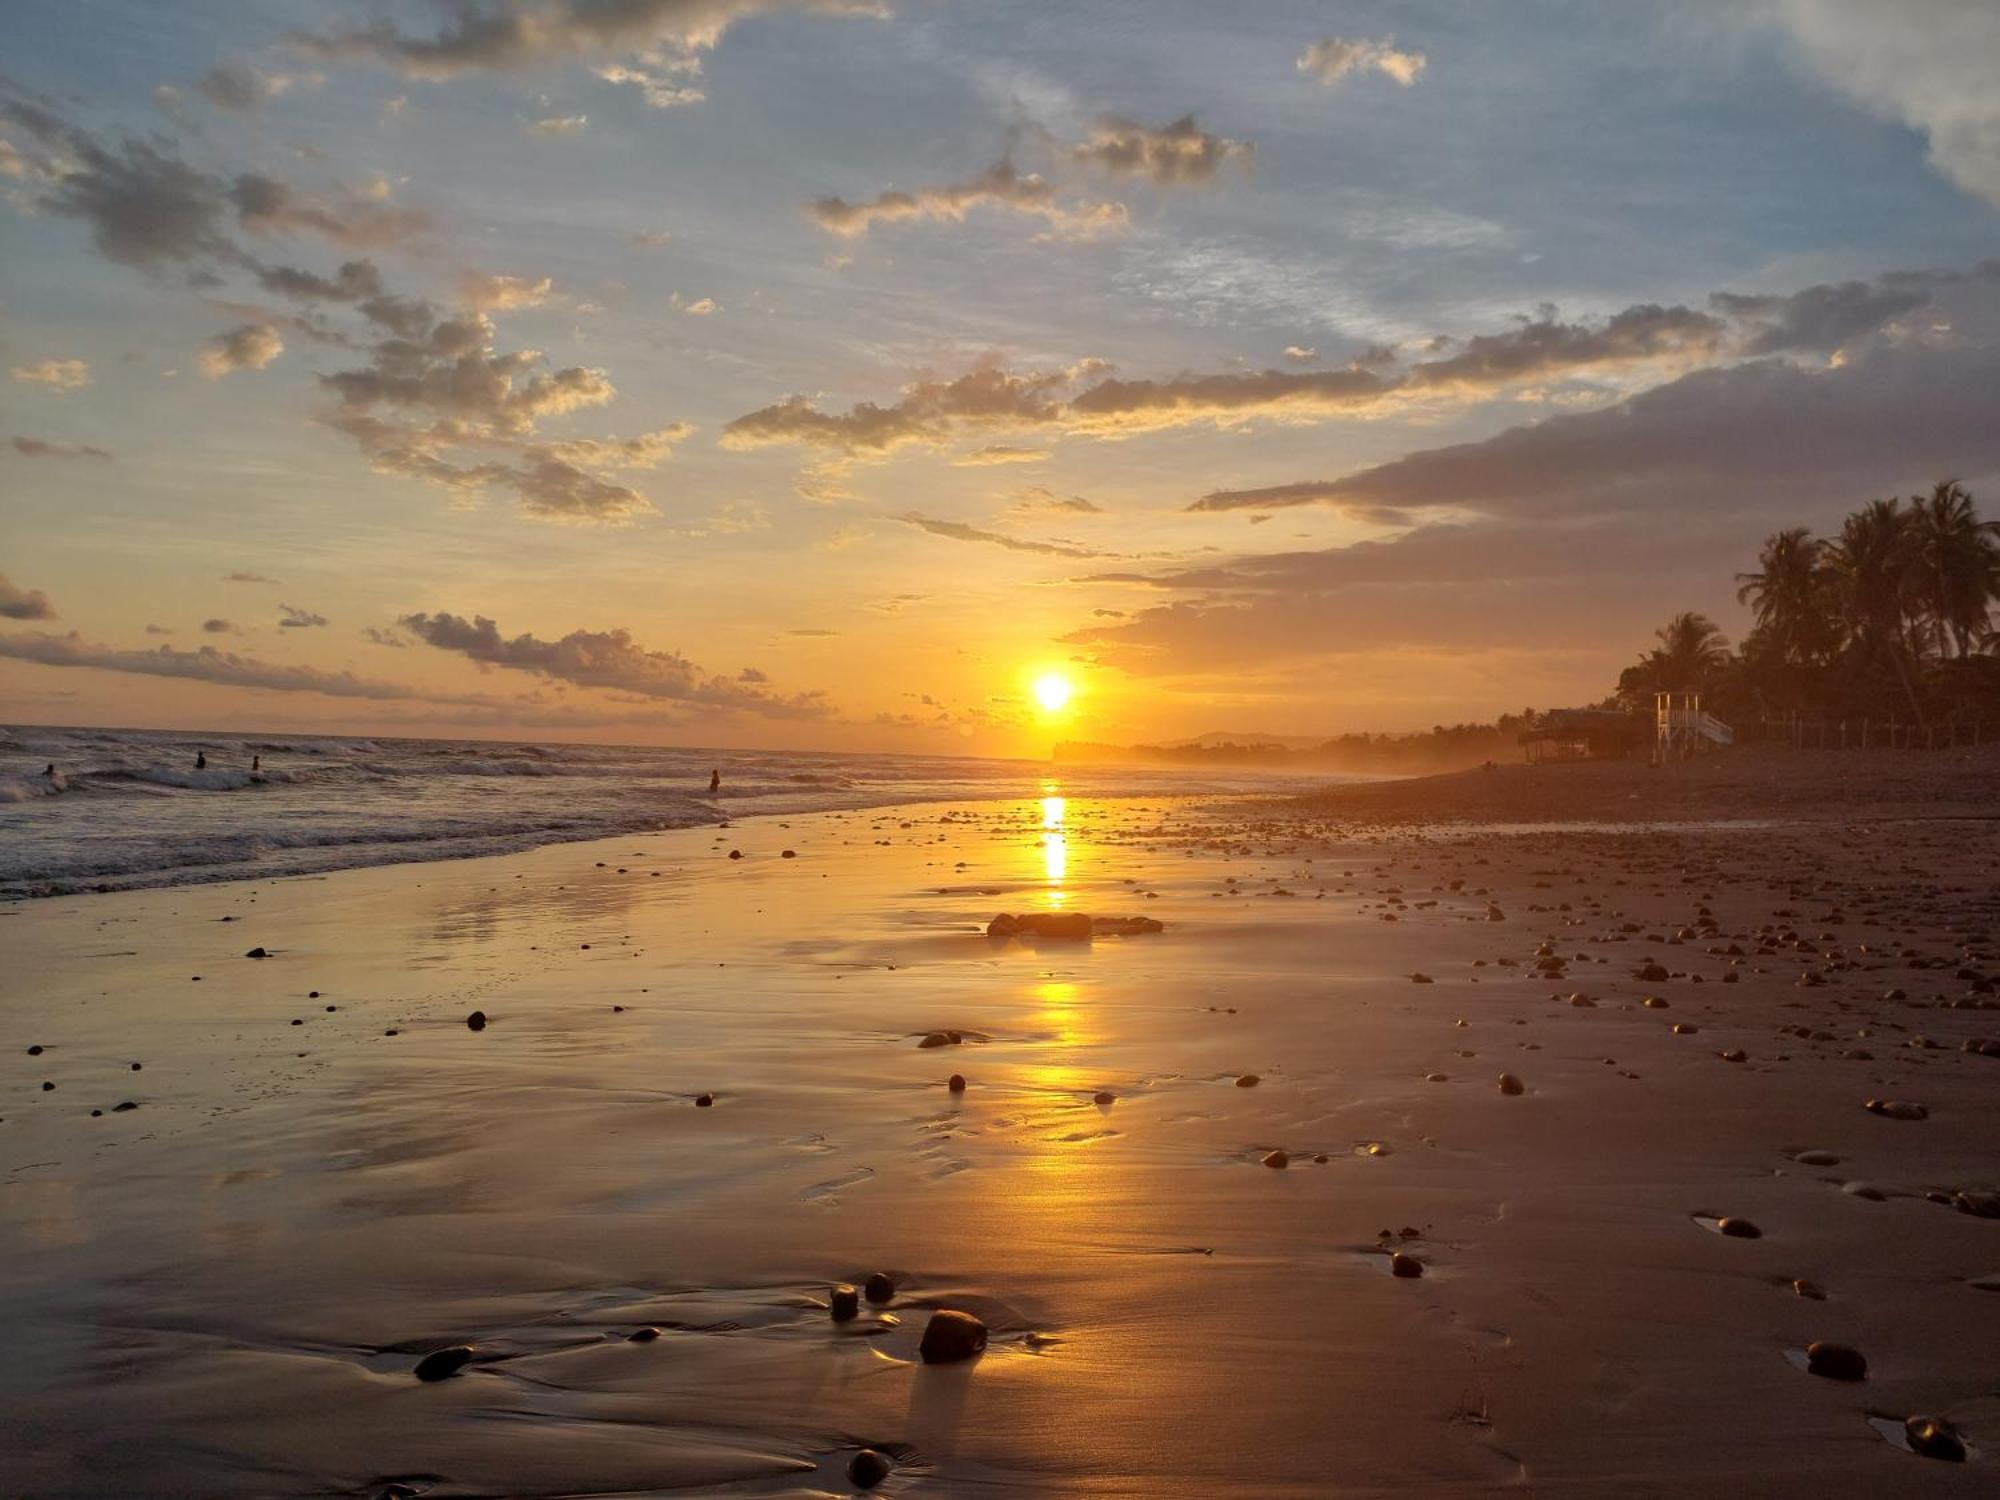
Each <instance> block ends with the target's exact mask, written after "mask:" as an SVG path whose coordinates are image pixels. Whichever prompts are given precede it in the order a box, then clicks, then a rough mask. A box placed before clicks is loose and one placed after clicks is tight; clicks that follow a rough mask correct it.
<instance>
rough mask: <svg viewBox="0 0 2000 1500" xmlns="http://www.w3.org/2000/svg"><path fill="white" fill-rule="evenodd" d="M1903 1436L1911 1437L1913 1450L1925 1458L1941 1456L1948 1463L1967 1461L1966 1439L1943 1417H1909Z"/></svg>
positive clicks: (1905, 1423)
mask: <svg viewBox="0 0 2000 1500" xmlns="http://www.w3.org/2000/svg"><path fill="white" fill-rule="evenodd" d="M1903 1436H1904V1437H1905V1438H1907V1439H1909V1443H1910V1448H1911V1451H1912V1452H1915V1453H1921V1454H1922V1455H1923V1456H1924V1457H1925V1458H1941V1459H1943V1460H1944V1461H1945V1462H1946V1463H1953V1464H1962V1463H1964V1462H1965V1441H1964V1439H1962V1438H1960V1437H1959V1435H1958V1429H1957V1428H1956V1427H1953V1426H1952V1425H1951V1423H1949V1422H1947V1421H1946V1420H1945V1419H1944V1418H1943V1417H1907V1418H1905V1419H1904V1421H1903Z"/></svg>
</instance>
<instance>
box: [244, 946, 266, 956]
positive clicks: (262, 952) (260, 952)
mask: <svg viewBox="0 0 2000 1500" xmlns="http://www.w3.org/2000/svg"><path fill="white" fill-rule="evenodd" d="M243 956H244V957H245V958H269V957H270V956H271V950H270V949H268V948H252V949H251V950H250V951H249V952H248V953H246V954H244V955H243Z"/></svg>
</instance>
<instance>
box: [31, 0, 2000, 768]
mask: <svg viewBox="0 0 2000 1500" xmlns="http://www.w3.org/2000/svg"><path fill="white" fill-rule="evenodd" d="M1996 77H2000V6H1995V5H1994V4H1992V3H1991V0H1902V3H1899V4H1897V5H1894V6H1888V5H1883V4H1880V3H1879V0H1727V3H1709V0H1648V3H1637V0H1632V3H1624V0H1615V3H1614V0H1506V3H1502V0H1400V3H1393V4H1392V3H1386V0H1384V3H1296V4H1295V3H1286V0H1241V3H1237V4H1232V5H1226V6H1225V5H1217V4H1214V3H1212V0H1211V3H1188V0H1063V3H1039V0H1005V3H1002V0H887V3H877V0H452V3H438V4H429V3H425V0H409V3H402V4H396V5H389V4H376V3H368V0H352V3H350V0H310V3H309V0H260V3H256V4H245V3H240V0H178V3H176V4H174V5H171V6H168V5H160V4H158V3H155V0H129V3H121V0H9V3H8V4H7V5H5V6H4V7H0V370H4V371H5V378H4V379H0V714H4V715H6V716H8V717H10V718H11V719H13V720H14V721H17V722H26V723H45V724H104V725H121V726H144V727H210V728H243V729H272V730H277V729H287V730H308V731H317V732H326V733H373V734H392V733H406V734H435V735H467V736H475V735H476V736H493V737H508V738H552V739H576V740H596V741H616V742H626V743H663V744H690V745H717V746H763V747H772V748H820V749H853V750H879V751H909V752H912V753H939V752H946V753H969V754H1023V753H1026V754H1040V753H1044V752H1046V750H1047V749H1048V747H1049V745H1050V744H1051V742H1053V741H1055V740H1058V739H1091V740H1101V741H1107V742H1114V743H1131V742H1140V741H1148V742H1150V741H1162V740H1172V739H1176V738H1182V737H1187V736H1192V735H1196V734H1201V733H1207V732H1235V733H1274V734H1285V735H1318V734H1335V733H1343V732H1348V731H1355V730H1374V731H1394V730H1407V729H1416V728H1425V727H1428V726H1430V725H1432V724H1434V723H1455V722H1461V721H1466V720H1474V719H1482V718H1489V717H1491V716H1492V715H1494V714H1496V713H1498V712H1502V711H1518V710H1519V709H1521V708H1523V707H1528V706H1534V707H1549V706H1557V705H1566V704H1576V703H1584V702H1590V701H1594V700H1596V699H1598V698H1601V697H1603V696H1604V695H1605V694H1606V693H1607V692H1609V691H1610V689H1611V688H1612V686H1613V685H1614V683H1615V679H1616V675H1617V672H1618V670H1619V668H1620V667H1621V666H1623V665H1625V664H1626V663H1627V662H1629V661H1630V660H1631V659H1633V657H1634V656H1635V655H1636V654H1637V653H1638V652H1639V650H1640V649H1641V648H1642V647H1643V646H1644V645H1645V644H1646V642H1647V640H1648V638H1649V636H1650V633H1651V631H1652V629H1653V628H1654V627H1655V626H1656V625H1658V624H1660V623H1661V622H1662V621H1664V620H1665V619H1666V618H1667V617H1668V616H1669V615H1671V614H1672V613H1674V612H1676V611H1678V610H1682V609H1699V610H1702V611H1704V612H1707V613H1709V614H1710V615H1712V616H1713V617H1714V618H1716V619H1717V620H1718V621H1720V622H1721V623H1722V624H1723V625H1724V627H1725V629H1727V630H1729V631H1731V632H1732V633H1740V632H1741V631H1742V630H1743V629H1744V628H1745V627H1746V625H1747V621H1746V620H1745V619H1744V617H1743V612H1742V610H1741V609H1740V608H1739V606H1738V605H1737V604H1736V602H1735V598H1734V578H1733V575H1734V574H1735V573H1736V572H1737V571H1739V570H1741V569H1744V568H1747V567H1749V566H1750V565H1751V564H1752V562H1753V560H1754V557H1755V552H1756V547H1757V544H1758V542H1759V540H1760V539H1761V538H1762V537H1763V536H1764V535H1766V534H1767V533H1769V532H1771V531H1773V530H1776V529H1779V528H1780V527H1784V526H1791V525H1806V526H1811V527H1813V528H1815V529H1817V530H1827V529H1830V528H1833V527H1835V526H1837V525H1838V522H1839V518H1840V516H1841V515H1842V514H1844V513H1845V512H1846V511H1848V510H1850V509H1852V508H1854V507H1855V506H1856V505H1858V504H1860V503H1861V502H1863V501H1865V500H1868V499H1871V498H1874V497H1876V496H1878V495H1885V494H1895V493H1910V492H1913V491H1915V490H1918V489H1927V488H1928V487H1929V485H1930V484H1931V483H1932V482H1933V481H1935V480H1937V479H1940V478H1945V477H1955V478H1958V479H1960V480H1962V481H1964V482H1965V483H1967V485H1968V486H1969V487H1970V488H1971V489H1972V490H1973V492H1974V494H1975V495H1976V496H1978V497H1980V498H1981V499H1982V500H1986V501H1987V506H1986V509H1987V512H1988V514H1993V513H1995V511H1996V510H2000V507H1996V506H1995V505H1994V504H1993V503H1992V500H1991V497H1992V496H1993V493H1994V490H1995V483H1994V481H1995V478H1996V476H2000V260H1996V259H1994V257H1996V256H2000V93H1996V92H1995V90H1994V89H1993V87H1992V82H1993V80H1994V79H1995V78H1996ZM1050 674H1057V675H1060V676H1062V677H1064V678H1065V679H1066V680H1067V681H1068V682H1069V683H1071V684H1072V685H1073V687H1074V689H1075V693H1074V696H1073V697H1072V699H1071V700H1070V702H1069V703H1068V705H1067V706H1065V707H1064V708H1063V709H1062V710H1061V711H1060V712H1053V713H1052V712H1048V711H1045V710H1043V709H1042V708H1041V707H1040V706H1039V705H1038V704H1037V702H1036V700H1035V696H1034V693H1033V691H1032V685H1033V684H1034V683H1035V682H1036V681H1037V680H1038V679H1040V678H1042V677H1045V676H1047V675H1050Z"/></svg>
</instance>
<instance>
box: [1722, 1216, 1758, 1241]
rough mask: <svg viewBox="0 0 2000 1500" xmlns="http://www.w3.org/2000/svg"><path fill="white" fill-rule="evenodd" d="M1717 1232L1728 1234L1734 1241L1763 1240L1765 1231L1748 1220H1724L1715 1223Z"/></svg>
mask: <svg viewBox="0 0 2000 1500" xmlns="http://www.w3.org/2000/svg"><path fill="white" fill-rule="evenodd" d="M1715 1232H1716V1233H1717V1234H1726V1235H1728V1236H1729V1237H1730V1238H1731V1239H1732V1240H1761V1239H1762V1238H1763V1237H1764V1231H1763V1230H1761V1229H1759V1228H1758V1227H1757V1226H1756V1225H1755V1224H1752V1223H1751V1222H1750V1221H1749V1220H1748V1219H1734V1218H1722V1219H1717V1220H1716V1221H1715Z"/></svg>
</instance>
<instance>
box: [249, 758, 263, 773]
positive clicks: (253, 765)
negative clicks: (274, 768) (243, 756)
mask: <svg viewBox="0 0 2000 1500" xmlns="http://www.w3.org/2000/svg"><path fill="white" fill-rule="evenodd" d="M250 769H251V770H253V771H261V770H263V769H264V757H263V756H261V755H253V756H251V757H250Z"/></svg>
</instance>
